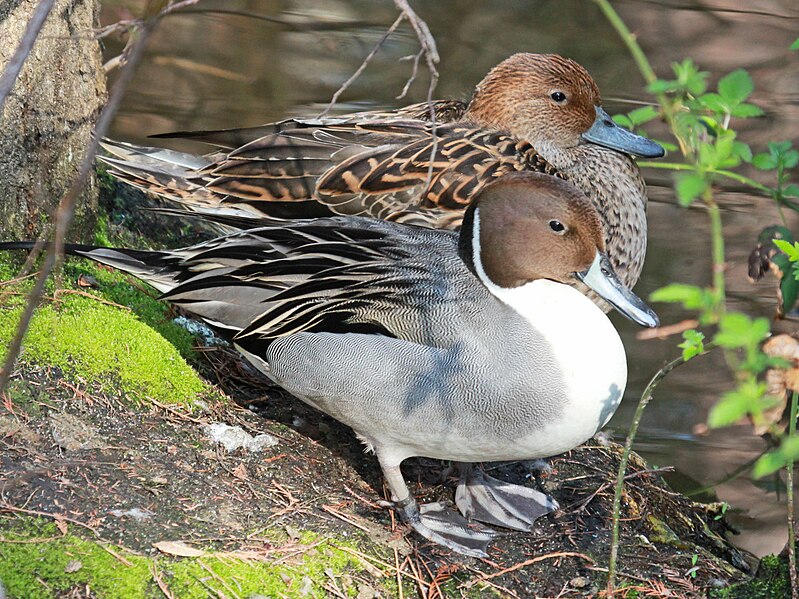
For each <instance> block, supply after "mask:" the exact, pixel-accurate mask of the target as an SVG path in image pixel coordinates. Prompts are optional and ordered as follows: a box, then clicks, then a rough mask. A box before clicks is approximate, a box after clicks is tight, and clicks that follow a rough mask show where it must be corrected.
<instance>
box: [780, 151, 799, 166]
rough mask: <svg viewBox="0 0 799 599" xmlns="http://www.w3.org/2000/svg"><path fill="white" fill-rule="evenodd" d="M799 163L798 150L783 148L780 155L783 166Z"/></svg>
mask: <svg viewBox="0 0 799 599" xmlns="http://www.w3.org/2000/svg"><path fill="white" fill-rule="evenodd" d="M797 164H799V152H797V151H796V150H792V149H791V150H785V152H783V155H782V165H783V166H784V167H785V168H793V167H795V166H796V165H797Z"/></svg>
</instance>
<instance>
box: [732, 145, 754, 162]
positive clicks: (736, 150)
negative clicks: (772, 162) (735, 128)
mask: <svg viewBox="0 0 799 599" xmlns="http://www.w3.org/2000/svg"><path fill="white" fill-rule="evenodd" d="M732 153H733V155H734V156H737V157H738V158H740V159H741V160H743V161H744V162H752V148H750V147H749V144H745V143H744V142H742V141H736V142H735V143H733V144H732Z"/></svg>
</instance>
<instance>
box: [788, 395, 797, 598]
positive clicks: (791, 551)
mask: <svg viewBox="0 0 799 599" xmlns="http://www.w3.org/2000/svg"><path fill="white" fill-rule="evenodd" d="M797 404H799V393H797V392H796V391H794V392H793V395H792V396H791V420H790V422H789V423H788V438H789V439H790V438H793V437H794V436H795V435H796V412H797ZM786 478H787V480H786V485H787V487H788V489H787V502H788V571H789V572H790V577H791V599H799V580H797V577H796V532H795V530H794V526H795V522H794V517H793V456H790V455H789V456H788V464H787V465H786Z"/></svg>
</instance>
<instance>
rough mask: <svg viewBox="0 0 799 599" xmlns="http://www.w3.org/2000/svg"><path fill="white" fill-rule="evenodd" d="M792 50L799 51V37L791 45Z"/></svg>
mask: <svg viewBox="0 0 799 599" xmlns="http://www.w3.org/2000/svg"><path fill="white" fill-rule="evenodd" d="M790 49H791V50H799V37H797V38H796V40H795V41H794V42H793V43H792V44H791V47H790Z"/></svg>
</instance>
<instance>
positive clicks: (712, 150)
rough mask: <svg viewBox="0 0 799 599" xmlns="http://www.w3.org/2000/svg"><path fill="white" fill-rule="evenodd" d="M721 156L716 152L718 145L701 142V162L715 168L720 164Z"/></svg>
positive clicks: (705, 165)
mask: <svg viewBox="0 0 799 599" xmlns="http://www.w3.org/2000/svg"><path fill="white" fill-rule="evenodd" d="M718 163H719V157H718V154H717V153H716V146H715V145H713V144H711V143H707V142H702V143H700V144H699V164H701V165H702V166H704V167H708V168H715V167H717V166H718Z"/></svg>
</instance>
